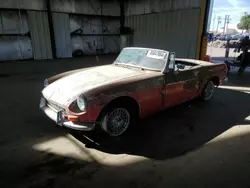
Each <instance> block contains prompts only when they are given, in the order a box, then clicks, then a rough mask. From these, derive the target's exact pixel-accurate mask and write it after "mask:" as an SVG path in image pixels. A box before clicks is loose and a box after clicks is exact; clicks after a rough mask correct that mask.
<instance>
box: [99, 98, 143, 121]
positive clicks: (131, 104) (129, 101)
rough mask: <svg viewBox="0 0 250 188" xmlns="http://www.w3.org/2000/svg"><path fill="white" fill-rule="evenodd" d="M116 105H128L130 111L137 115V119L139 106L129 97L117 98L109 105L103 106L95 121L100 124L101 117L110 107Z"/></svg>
mask: <svg viewBox="0 0 250 188" xmlns="http://www.w3.org/2000/svg"><path fill="white" fill-rule="evenodd" d="M118 105H128V106H129V107H130V109H132V110H134V111H135V112H136V113H137V114H136V116H138V117H139V115H140V106H139V104H138V102H137V101H136V100H135V99H134V98H133V97H130V96H119V97H117V98H114V99H112V100H111V101H110V102H109V103H107V104H106V105H105V107H104V108H103V109H102V110H101V112H100V113H99V115H98V117H97V121H98V122H100V120H101V117H102V115H103V114H104V113H105V112H106V111H107V110H108V109H110V108H111V107H114V106H118Z"/></svg>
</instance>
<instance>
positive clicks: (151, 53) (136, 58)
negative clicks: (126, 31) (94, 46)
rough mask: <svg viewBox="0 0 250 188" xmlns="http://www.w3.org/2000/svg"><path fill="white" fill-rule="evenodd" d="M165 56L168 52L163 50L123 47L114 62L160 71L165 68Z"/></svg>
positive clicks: (166, 56)
mask: <svg viewBox="0 0 250 188" xmlns="http://www.w3.org/2000/svg"><path fill="white" fill-rule="evenodd" d="M167 58H168V52H167V51H163V50H157V49H147V48H124V49H123V50H122V51H121V53H120V54H119V56H118V57H117V59H116V60H115V63H116V64H125V65H127V66H135V67H140V68H144V69H150V70H155V71H162V70H163V69H164V68H165V63H166V59H167Z"/></svg>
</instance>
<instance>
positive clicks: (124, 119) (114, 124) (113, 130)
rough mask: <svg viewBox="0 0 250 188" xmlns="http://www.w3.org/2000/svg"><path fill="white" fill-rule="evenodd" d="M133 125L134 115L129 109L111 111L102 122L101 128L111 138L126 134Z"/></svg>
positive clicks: (117, 108) (113, 109) (112, 109)
mask: <svg viewBox="0 0 250 188" xmlns="http://www.w3.org/2000/svg"><path fill="white" fill-rule="evenodd" d="M131 123H132V114H131V113H130V111H129V109H128V108H125V107H115V108H111V109H109V110H108V111H107V112H106V113H105V114H104V116H103V118H102V120H101V128H102V129H103V130H104V131H105V132H106V133H108V134H109V135H110V136H113V137H117V136H120V135H122V134H123V133H125V132H126V130H127V129H128V128H129V126H130V125H131Z"/></svg>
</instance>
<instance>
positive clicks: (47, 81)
mask: <svg viewBox="0 0 250 188" xmlns="http://www.w3.org/2000/svg"><path fill="white" fill-rule="evenodd" d="M48 85H49V80H48V79H45V80H44V82H43V86H44V87H47V86H48Z"/></svg>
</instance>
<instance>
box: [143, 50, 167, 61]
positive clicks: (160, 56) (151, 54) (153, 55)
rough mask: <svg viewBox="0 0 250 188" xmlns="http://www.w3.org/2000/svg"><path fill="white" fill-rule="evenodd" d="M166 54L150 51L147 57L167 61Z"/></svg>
mask: <svg viewBox="0 0 250 188" xmlns="http://www.w3.org/2000/svg"><path fill="white" fill-rule="evenodd" d="M166 54H167V53H166V52H163V51H158V50H149V51H148V53H147V57H150V58H154V59H165V57H166Z"/></svg>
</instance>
